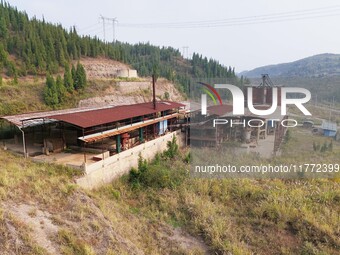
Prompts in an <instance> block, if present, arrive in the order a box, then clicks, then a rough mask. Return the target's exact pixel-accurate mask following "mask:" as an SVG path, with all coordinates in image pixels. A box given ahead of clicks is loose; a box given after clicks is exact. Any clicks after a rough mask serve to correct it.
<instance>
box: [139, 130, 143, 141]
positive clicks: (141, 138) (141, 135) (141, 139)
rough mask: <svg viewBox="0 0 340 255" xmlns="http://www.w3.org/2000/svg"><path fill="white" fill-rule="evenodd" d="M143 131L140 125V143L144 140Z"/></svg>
mask: <svg viewBox="0 0 340 255" xmlns="http://www.w3.org/2000/svg"><path fill="white" fill-rule="evenodd" d="M143 131H144V129H143V128H142V127H141V128H140V129H139V141H140V142H141V143H142V142H144V137H143Z"/></svg>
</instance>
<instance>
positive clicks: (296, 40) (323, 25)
mask: <svg viewBox="0 0 340 255" xmlns="http://www.w3.org/2000/svg"><path fill="white" fill-rule="evenodd" d="M9 3H10V4H11V5H14V6H16V7H17V8H18V9H19V10H25V11H26V12H27V13H28V15H29V16H30V17H31V16H34V15H35V16H36V17H37V18H42V17H43V16H44V17H45V20H46V21H50V22H53V23H61V24H62V25H63V26H65V27H70V26H73V25H75V26H76V27H77V29H78V31H79V33H81V34H90V35H97V36H99V37H100V38H103V28H102V23H100V21H99V16H100V15H103V16H104V17H108V18H117V20H118V25H117V26H116V38H117V40H119V41H125V42H129V43H137V42H150V43H151V44H154V45H160V46H172V47H174V48H178V49H180V50H181V52H182V47H183V46H188V47H189V55H190V54H191V53H192V52H198V53H201V54H202V55H204V56H207V57H208V58H209V57H212V58H214V59H217V60H218V61H219V62H220V63H222V64H224V65H227V66H229V65H231V66H234V67H235V68H236V71H237V72H240V71H243V70H250V69H253V68H255V67H259V66H263V65H268V64H276V63H282V62H290V61H294V60H297V59H300V58H304V57H307V56H311V55H315V54H320V53H340V33H339V30H338V27H339V24H340V3H339V1H338V0H323V1H320V0H282V1H279V0H238V1H229V0H209V1H201V0H188V1H185V0H181V1H180V0H172V1H164V0H144V1H143V0H96V1H88V0H58V1H52V0H29V1H27V0H10V1H9ZM329 7H332V8H329ZM279 13H281V14H280V16H278V15H279ZM264 15H274V16H264ZM316 16H319V17H316ZM272 17H274V19H275V20H281V21H280V22H272V19H271V18H272ZM310 17H313V18H310ZM244 18H246V19H244ZM212 20H226V21H225V22H229V23H228V26H221V27H215V26H214V24H215V23H213V22H210V21H212ZM197 21H209V22H207V24H210V25H211V26H210V27H202V26H198V27H195V28H182V27H183V23H184V22H197ZM240 21H242V22H243V23H246V24H243V25H239V22H240ZM245 21H246V22H245ZM264 21H266V22H265V23H264ZM176 22H180V23H181V25H180V27H181V28H178V27H177V28H173V27H170V28H169V27H162V26H154V25H152V28H145V26H144V25H143V26H141V27H125V26H123V25H124V24H127V23H133V24H145V23H152V24H159V23H176ZM254 22H255V23H257V24H254ZM260 22H262V23H260ZM195 24H196V23H195ZM185 25H186V24H185ZM169 26H170V25H169ZM176 26H177V25H176ZM195 26H196V25H195ZM112 34H113V32H112V25H111V23H107V24H106V40H108V41H111V40H112V37H113V36H112Z"/></svg>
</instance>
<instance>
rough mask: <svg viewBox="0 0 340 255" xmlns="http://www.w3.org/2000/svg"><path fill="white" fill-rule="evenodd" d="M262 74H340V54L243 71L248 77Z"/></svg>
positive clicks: (295, 75)
mask: <svg viewBox="0 0 340 255" xmlns="http://www.w3.org/2000/svg"><path fill="white" fill-rule="evenodd" d="M261 74H270V76H271V77H280V76H281V77H323V76H328V77H330V76H338V75H340V54H329V53H326V54H319V55H315V56H311V57H308V58H303V59H300V60H297V61H294V62H290V63H283V64H277V65H268V66H262V67H258V68H255V69H253V70H251V71H244V72H241V73H240V75H243V76H246V77H248V78H257V77H260V76H261Z"/></svg>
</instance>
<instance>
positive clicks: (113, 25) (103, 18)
mask: <svg viewBox="0 0 340 255" xmlns="http://www.w3.org/2000/svg"><path fill="white" fill-rule="evenodd" d="M99 18H100V19H101V20H102V21H103V33H104V42H105V41H106V40H105V20H107V21H111V22H112V30H113V31H112V43H115V42H116V23H117V22H118V20H117V18H106V17H103V16H102V15H100V17H99Z"/></svg>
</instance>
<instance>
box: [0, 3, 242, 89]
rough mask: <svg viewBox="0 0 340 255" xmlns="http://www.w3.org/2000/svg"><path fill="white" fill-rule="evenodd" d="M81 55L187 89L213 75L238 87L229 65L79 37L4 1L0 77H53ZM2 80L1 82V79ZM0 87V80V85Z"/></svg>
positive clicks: (0, 7) (0, 18) (147, 46)
mask: <svg viewBox="0 0 340 255" xmlns="http://www.w3.org/2000/svg"><path fill="white" fill-rule="evenodd" d="M83 57H91V58H97V57H104V58H109V59H112V60H116V61H119V62H123V63H125V64H128V65H131V66H132V67H133V68H134V69H136V70H137V71H138V73H139V75H140V76H150V75H151V74H153V73H156V74H158V75H160V76H161V77H165V78H167V79H168V80H170V81H171V82H174V83H175V84H177V85H178V87H179V88H180V89H181V90H182V91H184V92H187V91H188V86H189V83H190V79H192V78H195V77H218V78H225V79H230V80H232V81H233V82H234V83H242V81H241V80H239V79H238V78H237V77H236V75H235V72H234V69H233V68H232V67H230V66H229V67H225V66H223V65H221V64H220V63H219V62H218V61H216V60H213V59H208V58H207V57H204V56H202V55H200V54H197V53H194V54H193V58H192V59H191V60H189V59H184V58H183V56H181V54H180V52H179V50H178V49H174V48H172V47H157V46H152V45H150V44H149V43H138V44H134V45H132V44H129V43H124V42H116V43H114V44H112V43H104V42H102V41H100V40H99V39H98V38H96V37H94V38H91V37H89V36H80V35H78V33H77V31H76V29H75V28H74V27H73V28H71V29H70V30H66V29H64V28H63V27H62V26H61V25H59V24H51V23H48V22H46V21H45V20H42V21H40V20H38V19H36V18H32V19H29V18H28V16H27V14H26V13H25V12H21V11H18V10H17V9H16V8H15V7H12V6H10V4H9V3H7V2H1V4H0V77H2V78H5V79H6V78H10V79H12V80H13V83H17V79H18V77H22V76H27V75H32V76H35V77H37V76H45V75H46V73H51V74H57V73H59V72H60V71H61V70H62V69H63V67H64V66H65V65H68V64H70V63H71V62H72V61H77V60H79V59H81V58H83ZM0 81H1V78H0ZM0 84H1V82H0Z"/></svg>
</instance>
